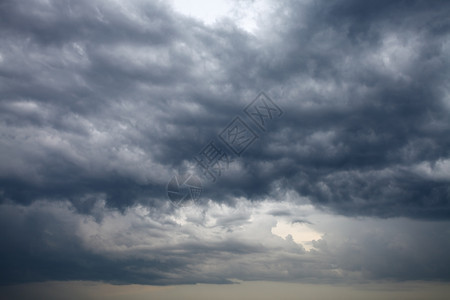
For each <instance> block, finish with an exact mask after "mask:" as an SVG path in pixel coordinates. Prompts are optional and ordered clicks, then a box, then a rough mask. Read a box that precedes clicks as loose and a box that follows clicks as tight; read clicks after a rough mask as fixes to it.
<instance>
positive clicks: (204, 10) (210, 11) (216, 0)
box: [170, 0, 269, 33]
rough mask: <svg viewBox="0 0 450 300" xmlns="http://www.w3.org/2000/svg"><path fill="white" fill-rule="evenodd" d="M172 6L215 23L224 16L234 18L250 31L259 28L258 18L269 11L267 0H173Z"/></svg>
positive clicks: (179, 11) (207, 22) (240, 25)
mask: <svg viewBox="0 0 450 300" xmlns="http://www.w3.org/2000/svg"><path fill="white" fill-rule="evenodd" d="M170 2H171V4H172V7H173V8H174V10H175V11H177V12H178V13H180V14H183V15H186V16H190V17H192V18H195V19H197V20H200V21H202V22H203V23H204V24H205V25H213V24H214V23H215V22H217V21H219V20H220V19H222V18H230V19H232V20H233V21H234V22H235V23H236V25H237V26H238V27H240V28H242V29H243V30H245V31H247V32H249V33H255V31H256V30H257V29H258V19H259V18H260V17H261V16H262V15H263V14H265V13H267V12H268V11H269V9H268V7H269V5H268V1H267V0H234V1H225V0H189V1H187V0H171V1H170Z"/></svg>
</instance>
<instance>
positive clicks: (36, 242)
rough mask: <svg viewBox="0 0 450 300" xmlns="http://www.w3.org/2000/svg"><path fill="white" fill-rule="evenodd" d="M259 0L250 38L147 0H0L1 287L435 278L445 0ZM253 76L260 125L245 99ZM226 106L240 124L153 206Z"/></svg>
mask: <svg viewBox="0 0 450 300" xmlns="http://www.w3.org/2000/svg"><path fill="white" fill-rule="evenodd" d="M265 6H267V7H268V8H269V9H268V10H267V11H266V12H265V14H264V15H261V16H260V18H259V19H258V28H257V29H256V30H254V31H252V32H251V33H250V32H247V31H245V30H243V29H242V28H241V27H239V26H238V25H236V24H237V23H236V22H235V20H233V18H232V17H230V18H223V19H221V20H218V21H217V22H216V23H214V24H204V23H202V22H201V21H199V20H196V19H193V18H189V17H187V16H184V15H182V14H180V13H179V12H175V11H174V10H173V9H172V8H171V7H170V6H169V5H168V4H166V3H165V2H162V1H161V2H159V1H148V2H147V1H126V2H122V1H112V2H110V1H101V0H98V1H20V2H17V1H3V2H2V3H1V4H0V8H1V9H0V37H1V39H2V43H1V45H0V77H1V80H0V107H1V109H0V122H1V126H0V134H1V139H0V151H1V154H0V200H1V204H0V213H1V215H2V218H0V220H1V222H2V226H1V228H2V229H1V230H0V235H1V239H2V240H3V241H4V243H2V244H3V245H7V246H6V247H4V248H3V249H2V250H1V251H2V256H3V257H4V259H2V265H3V269H4V270H7V271H6V272H4V273H3V274H4V275H2V279H1V281H2V283H10V282H21V281H36V280H48V279H52V280H58V279H60V280H66V279H67V280H73V279H85V280H105V281H110V282H120V283H124V282H125V283H152V284H175V283H195V282H210V283H226V282H230V280H232V279H242V280H284V281H295V280H312V279H314V280H323V281H333V280H350V279H351V280H364V279H368V278H377V279H382V278H395V279H427V280H431V279H443V280H448V278H449V273H448V270H445V268H444V266H445V265H446V264H448V263H449V262H448V260H447V259H446V258H445V257H446V254H445V253H446V251H448V249H449V245H448V242H447V240H449V239H448V234H449V232H448V230H447V229H445V228H446V226H447V227H448V220H449V219H450V203H449V202H450V121H449V120H450V118H449V112H450V86H449V84H448V78H450V74H449V70H450V61H449V58H450V43H449V40H450V39H449V32H450V30H449V29H450V21H449V20H448V18H447V16H448V15H449V14H450V5H449V4H448V3H447V2H446V1H427V2H425V1H409V2H406V1H377V2H376V3H365V2H361V1H350V0H348V1H335V2H329V1H314V2H312V1H286V2H283V3H277V2H275V1H266V2H265ZM261 90H264V91H265V92H266V93H267V95H269V97H270V98H271V99H273V101H274V102H275V103H276V104H277V105H279V106H280V107H281V108H282V109H283V111H284V114H283V115H282V116H281V117H280V118H278V119H276V120H273V122H271V123H270V126H269V127H270V128H268V130H267V131H266V132H263V131H261V130H260V129H259V128H258V127H257V126H255V125H254V124H253V123H252V121H251V120H250V119H249V118H248V117H247V116H246V115H245V113H244V112H243V108H244V107H245V106H246V105H247V104H249V103H250V102H251V101H252V100H253V99H254V98H255V97H256V95H258V93H259V91H261ZM235 116H240V117H241V118H242V120H244V121H245V122H247V123H248V124H249V126H250V127H251V128H252V129H253V130H254V131H255V132H256V133H257V134H258V139H257V140H256V141H255V143H254V144H252V145H251V147H249V148H248V149H247V150H246V151H245V152H244V153H243V154H242V156H241V157H233V161H232V162H231V163H230V164H229V166H228V168H226V169H224V170H222V173H221V176H220V178H218V180H217V182H216V183H214V184H213V183H211V182H208V181H206V180H204V181H203V183H204V187H205V190H204V194H203V198H202V200H201V201H200V202H198V203H197V204H195V205H194V206H192V207H191V208H181V209H174V208H173V207H172V208H170V205H169V204H168V200H167V197H166V191H165V188H166V184H167V182H168V181H169V180H170V178H171V177H172V176H173V175H174V174H176V173H177V172H183V171H185V170H187V169H189V168H191V167H192V165H193V164H194V163H195V160H194V157H195V155H197V154H198V153H199V151H200V150H201V149H202V148H203V147H204V146H205V145H207V144H208V143H209V142H210V141H211V140H214V141H216V142H217V143H218V145H220V146H221V147H223V148H224V149H226V148H225V146H224V145H223V144H220V140H219V139H218V134H219V133H220V132H221V131H222V130H223V129H224V128H225V127H226V126H227V124H229V122H230V121H231V120H233V119H234V117H235ZM305 203H307V204H308V205H311V206H310V207H309V206H308V207H309V208H308V209H309V210H307V212H304V208H305V205H306V204H305ZM267 205H269V206H270V205H273V206H274V207H273V209H272V212H271V211H269V210H267V209H266V206H267ZM286 205H288V206H289V205H291V206H292V207H289V208H286V207H285V206H286ZM277 207H278V208H277ZM189 209H191V210H192V211H189ZM319 211H322V212H321V213H320V212H319ZM183 214H185V215H183ZM314 214H323V215H327V216H329V217H330V218H331V219H332V220H334V221H335V222H337V223H335V224H338V225H333V224H332V223H330V222H325V221H324V222H325V223H326V224H327V226H325V227H323V228H320V226H321V225H320V224H318V223H314V222H313V221H311V220H310V219H311V218H313V215H314ZM338 215H341V216H345V220H346V221H343V222H342V223H340V222H339V220H338V219H339V217H338ZM359 217H368V219H363V220H365V221H364V222H361V224H360V223H359V221H358V219H353V218H359ZM378 218H393V219H388V220H386V223H384V222H382V221H381V220H382V219H378ZM319 219H320V218H319ZM281 221H283V222H287V223H288V224H290V223H292V222H294V223H296V222H297V223H299V222H300V223H302V224H307V225H308V224H309V225H308V226H310V229H311V230H313V229H314V230H315V231H316V232H320V233H323V234H324V235H323V236H322V238H321V239H319V240H316V241H315V242H314V243H313V242H312V241H309V242H310V243H311V245H312V247H313V249H312V250H311V251H308V250H306V249H305V248H304V245H301V244H299V243H296V241H294V239H293V238H292V236H291V237H290V238H286V239H284V238H283V237H279V236H277V235H274V234H273V232H272V228H274V227H276V226H277V222H281ZM372 222H374V223H372ZM372 225H374V227H373V228H372V227H371V226H372ZM341 226H342V227H341ZM348 226H355V228H353V227H352V228H351V229H350V228H349V227H348ZM335 227H336V228H335ZM333 228H334V229H333ZM376 228H378V229H376ZM392 228H394V230H392ZM412 228H414V230H413V229H412ZM430 232H433V234H430ZM349 235H351V236H354V237H352V238H349V237H348V236H349ZM355 257H356V258H357V259H356V258H355ZM225 261H226V262H227V263H226V264H225V263H224V262H225ZM68 270H70V271H68Z"/></svg>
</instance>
